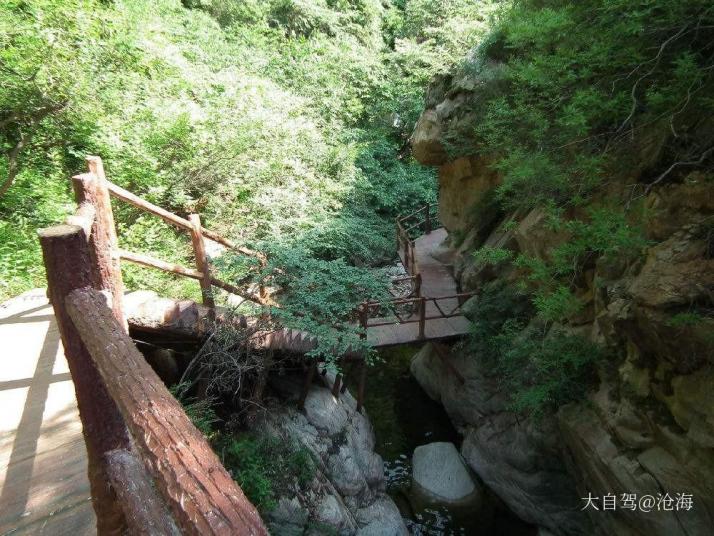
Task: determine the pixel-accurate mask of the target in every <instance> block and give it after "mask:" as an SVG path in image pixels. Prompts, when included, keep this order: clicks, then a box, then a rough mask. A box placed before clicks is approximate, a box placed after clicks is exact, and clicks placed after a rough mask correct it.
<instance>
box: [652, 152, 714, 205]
mask: <svg viewBox="0 0 714 536" xmlns="http://www.w3.org/2000/svg"><path fill="white" fill-rule="evenodd" d="M712 152H714V145H712V146H711V147H709V148H708V149H707V150H706V151H704V152H703V153H702V154H701V155H700V156H699V158H698V159H697V160H689V161H685V160H680V161H679V162H675V163H674V164H672V165H671V166H669V167H668V168H667V169H666V170H665V171H664V172H663V173H662V174H660V176H659V177H657V178H656V179H655V180H654V181H653V182H651V183H649V184H648V185H647V188H645V195H647V194H648V193H650V191H651V190H652V188H653V187H654V186H655V185H656V184H659V183H660V182H662V181H663V180H664V179H665V177H667V175H669V174H670V173H671V172H672V171H673V170H674V169H675V168H677V167H679V166H698V165H699V164H701V163H702V162H704V160H706V159H707V157H708V156H709V155H710V154H711V153H712Z"/></svg>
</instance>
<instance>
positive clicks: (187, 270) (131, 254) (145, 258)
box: [117, 249, 203, 281]
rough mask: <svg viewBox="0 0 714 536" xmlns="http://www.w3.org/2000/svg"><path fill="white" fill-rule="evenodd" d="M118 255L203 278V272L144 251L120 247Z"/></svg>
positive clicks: (161, 268) (155, 266) (158, 267)
mask: <svg viewBox="0 0 714 536" xmlns="http://www.w3.org/2000/svg"><path fill="white" fill-rule="evenodd" d="M117 255H118V257H119V258H120V259H122V260H125V261H129V262H133V263H136V264H141V265H142V266H148V267H150V268H157V269H158V270H163V271H164V272H169V273H172V274H177V275H183V276H186V277H190V278H192V279H197V280H199V281H200V280H201V279H203V272H199V271H197V270H192V269H191V268H186V267H185V266H181V265H180V264H174V263H171V262H166V261H162V260H161V259H155V258H154V257H150V256H149V255H144V254H143V253H134V252H133V251H126V250H123V249H120V250H117Z"/></svg>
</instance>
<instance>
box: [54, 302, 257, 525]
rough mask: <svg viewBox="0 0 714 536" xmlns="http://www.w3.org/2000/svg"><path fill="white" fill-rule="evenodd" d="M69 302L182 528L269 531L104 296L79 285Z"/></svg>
mask: <svg viewBox="0 0 714 536" xmlns="http://www.w3.org/2000/svg"><path fill="white" fill-rule="evenodd" d="M66 307H67V311H68V313H69V316H70V318H71V319H72V322H73V323H74V326H75V327H76V329H77V331H78V333H79V335H80V337H81V340H82V342H83V344H84V346H85V347H86V348H87V350H88V351H89V355H90V356H91V358H92V361H93V362H94V364H95V366H96V369H97V371H98V372H99V374H100V376H101V380H102V383H103V384H104V385H105V386H106V389H107V391H108V392H109V394H110V396H111V397H112V399H113V400H114V402H115V403H116V407H117V408H118V410H119V412H120V413H121V416H122V418H123V420H124V422H125V423H126V426H127V428H128V430H129V432H130V433H131V436H132V438H133V441H134V445H136V448H137V449H138V451H139V453H140V455H141V457H142V459H143V460H144V464H145V465H146V467H147V468H148V469H149V471H150V472H151V475H152V477H153V481H154V485H155V488H156V490H157V491H158V493H159V495H160V497H161V498H162V499H163V501H165V503H166V504H167V505H168V507H169V509H170V511H171V513H172V514H173V518H174V519H175V520H176V523H177V524H178V526H179V528H180V529H181V532H182V533H184V534H192V535H205V534H208V535H223V534H225V535H229V534H231V535H232V534H245V535H260V536H262V535H267V534H268V531H267V530H266V528H265V526H264V525H263V522H262V520H261V518H260V516H259V515H258V512H257V510H256V509H255V507H254V506H253V505H252V504H251V503H250V502H249V501H248V499H247V498H246V497H245V495H244V494H243V491H242V490H241V489H240V487H238V485H237V484H236V483H235V481H234V480H233V479H232V478H231V476H230V475H229V474H228V471H226V469H225V468H224V467H223V465H222V464H221V462H220V461H219V460H218V458H217V456H216V454H215V453H214V452H213V450H212V449H211V447H210V445H209V444H208V443H207V441H206V439H205V438H204V437H203V435H202V434H201V433H200V432H199V431H198V430H197V429H196V427H195V426H194V425H193V424H191V421H190V420H189V419H188V417H187V416H186V414H185V413H184V411H183V409H182V408H181V405H180V404H179V403H178V402H177V401H176V399H175V398H174V397H173V396H172V395H171V393H169V392H168V390H167V389H166V387H165V386H164V384H163V382H162V381H161V379H160V378H159V377H158V376H157V375H156V373H155V372H154V370H153V369H152V368H151V367H150V366H149V364H148V363H147V361H146V360H145V359H144V357H143V356H142V355H141V354H140V353H139V351H138V350H137V348H136V346H135V345H134V342H133V341H132V339H131V338H130V337H129V335H128V334H126V333H124V331H123V330H122V328H121V326H120V325H119V324H118V323H117V321H116V319H115V318H114V317H113V316H112V314H111V311H110V310H109V308H108V307H107V304H106V297H105V296H103V295H102V294H101V293H99V292H97V291H96V290H93V289H90V288H83V289H77V290H75V291H73V292H71V293H70V294H69V295H68V296H67V298H66Z"/></svg>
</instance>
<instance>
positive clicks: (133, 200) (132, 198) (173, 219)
mask: <svg viewBox="0 0 714 536" xmlns="http://www.w3.org/2000/svg"><path fill="white" fill-rule="evenodd" d="M107 188H108V190H109V193H110V194H111V195H112V196H114V197H116V198H117V199H121V200H122V201H124V202H126V203H129V204H130V205H133V206H135V207H136V208H139V209H141V210H144V211H146V212H149V213H151V214H154V215H155V216H158V217H159V218H161V219H163V220H164V221H166V222H168V223H170V224H172V225H175V226H176V227H179V228H180V229H183V230H185V231H191V229H193V225H192V224H191V222H190V221H189V220H187V219H185V218H182V217H181V216H178V215H176V214H174V213H173V212H169V211H168V210H166V209H163V208H161V207H160V206H158V205H154V204H153V203H151V202H149V201H147V200H146V199H143V198H141V197H139V196H138V195H135V194H133V193H131V192H130V191H129V190H126V189H124V188H122V187H121V186H118V185H117V184H114V183H113V182H110V181H107ZM201 232H202V233H203V234H204V235H205V236H206V237H208V238H210V239H211V240H213V241H214V242H218V243H219V244H222V245H224V246H226V247H227V248H230V249H234V250H236V251H238V252H239V253H242V254H244V255H247V256H249V257H256V258H257V259H259V260H260V261H261V262H262V263H264V262H265V261H266V257H265V255H264V254H263V253H261V252H260V251H255V250H252V249H249V248H246V247H243V246H238V245H237V244H235V243H234V242H232V241H230V240H228V239H227V238H225V237H223V236H221V235H220V234H218V233H216V232H215V231H211V230H210V229H207V228H205V227H203V226H202V227H201Z"/></svg>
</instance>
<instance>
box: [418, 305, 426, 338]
mask: <svg viewBox="0 0 714 536" xmlns="http://www.w3.org/2000/svg"><path fill="white" fill-rule="evenodd" d="M425 327H426V298H425V297H423V296H422V297H421V298H419V338H420V339H423V338H424V329H425Z"/></svg>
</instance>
